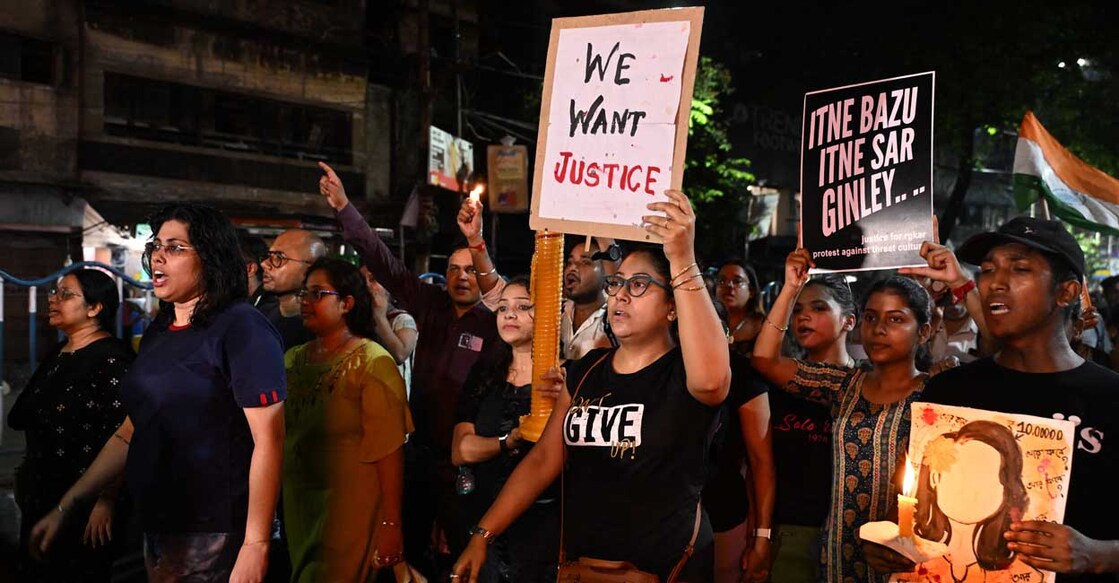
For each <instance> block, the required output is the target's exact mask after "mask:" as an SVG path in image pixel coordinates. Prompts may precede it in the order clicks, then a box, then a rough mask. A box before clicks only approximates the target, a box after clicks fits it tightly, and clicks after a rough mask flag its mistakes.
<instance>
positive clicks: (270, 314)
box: [255, 292, 315, 352]
mask: <svg viewBox="0 0 1119 583" xmlns="http://www.w3.org/2000/svg"><path fill="white" fill-rule="evenodd" d="M255 306H256V309H257V310H259V311H260V313H261V314H264V317H265V318H267V319H268V322H269V323H271V324H272V325H273V326H275V327H276V331H277V332H279V333H280V339H281V341H282V342H283V343H284V352H287V351H288V350H291V349H292V348H295V347H296V346H299V345H300V344H306V343H308V342H310V341H312V340H314V339H315V335H314V334H312V333H311V331H310V330H308V329H307V328H306V327H304V326H303V316H301V315H299V314H296V315H294V316H285V315H284V314H283V313H282V312H280V299H279V297H278V296H277V295H276V294H272V293H267V292H266V293H264V294H262V295H261V296H260V297H259V299H258V300H257V301H256V302H255Z"/></svg>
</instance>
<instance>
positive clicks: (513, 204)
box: [486, 145, 528, 213]
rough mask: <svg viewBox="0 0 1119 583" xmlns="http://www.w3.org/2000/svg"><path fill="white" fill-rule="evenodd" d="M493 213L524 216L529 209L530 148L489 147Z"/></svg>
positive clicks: (487, 162)
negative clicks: (521, 214) (520, 214)
mask: <svg viewBox="0 0 1119 583" xmlns="http://www.w3.org/2000/svg"><path fill="white" fill-rule="evenodd" d="M486 168H487V170H488V173H489V176H488V178H489V188H488V189H487V192H488V193H489V198H490V210H491V211H492V212H495V213H523V212H525V211H527V210H528V148H526V147H525V146H501V145H491V146H487V147H486Z"/></svg>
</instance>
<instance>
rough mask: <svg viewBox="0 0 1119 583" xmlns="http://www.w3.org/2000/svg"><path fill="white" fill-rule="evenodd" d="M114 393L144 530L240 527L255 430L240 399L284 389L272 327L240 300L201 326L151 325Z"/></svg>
mask: <svg viewBox="0 0 1119 583" xmlns="http://www.w3.org/2000/svg"><path fill="white" fill-rule="evenodd" d="M122 385H123V386H122V388H121V396H122V399H123V401H124V405H125V409H126V410H127V411H128V415H129V417H130V418H131V419H132V423H133V425H135V427H136V432H135V433H134V434H133V436H132V444H131V446H130V447H129V451H128V463H127V467H126V471H125V476H126V483H127V485H128V489H129V492H131V493H132V495H133V496H134V498H135V500H136V504H137V508H138V509H139V510H140V515H141V517H142V519H143V525H144V530H145V531H146V532H152V533H166V534H178V533H191V532H203V533H205V532H209V533H237V532H244V530H245V519H246V517H247V516H248V504H249V464H250V461H251V458H252V453H253V437H252V434H251V433H250V432H249V424H248V421H247V420H246V419H245V412H244V409H246V408H250V407H262V406H267V405H272V404H274V403H277V402H279V401H282V400H284V398H286V395H287V394H286V383H285V380H284V354H283V352H282V350H281V348H280V336H279V334H277V333H276V329H275V328H273V327H272V326H271V325H270V324H269V323H268V321H267V320H265V319H264V316H262V315H261V314H260V313H259V312H257V311H256V309H254V308H253V307H252V306H251V305H249V304H248V303H247V302H244V303H238V304H236V305H234V306H232V307H230V308H228V309H226V310H225V311H223V312H221V313H220V314H218V315H216V316H215V317H214V318H213V320H212V321H211V322H210V323H209V325H207V326H205V327H196V326H189V327H186V328H183V329H173V328H171V329H169V328H164V329H162V330H159V329H149V331H148V332H147V333H146V334H144V339H143V341H142V342H141V344H140V353H139V355H137V357H136V361H135V362H134V363H133V365H132V368H130V369H129V371H128V375H127V376H125V379H124V382H123V383H122Z"/></svg>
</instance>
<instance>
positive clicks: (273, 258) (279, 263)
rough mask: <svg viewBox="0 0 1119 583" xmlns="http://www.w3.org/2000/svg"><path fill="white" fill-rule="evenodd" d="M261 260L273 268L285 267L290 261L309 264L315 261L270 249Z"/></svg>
mask: <svg viewBox="0 0 1119 583" xmlns="http://www.w3.org/2000/svg"><path fill="white" fill-rule="evenodd" d="M260 261H261V263H267V264H268V265H271V266H272V268H273V269H279V268H281V267H283V266H284V264H285V263H287V262H288V261H295V262H296V263H306V264H307V265H310V264H312V263H314V261H307V260H305V259H296V258H294V257H288V256H287V255H284V252H283V251H269V252H268V253H266V254H265V255H264V257H261V258H260Z"/></svg>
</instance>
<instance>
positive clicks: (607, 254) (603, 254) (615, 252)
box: [591, 243, 622, 262]
mask: <svg viewBox="0 0 1119 583" xmlns="http://www.w3.org/2000/svg"><path fill="white" fill-rule="evenodd" d="M621 258H622V248H621V247H620V246H619V245H618V244H617V243H615V244H613V245H610V246H609V247H607V248H606V249H604V250H602V251H598V252H596V253H595V254H594V255H591V260H592V261H600V260H602V259H609V260H610V261H614V262H617V261H618V260H619V259H621Z"/></svg>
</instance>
